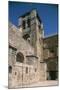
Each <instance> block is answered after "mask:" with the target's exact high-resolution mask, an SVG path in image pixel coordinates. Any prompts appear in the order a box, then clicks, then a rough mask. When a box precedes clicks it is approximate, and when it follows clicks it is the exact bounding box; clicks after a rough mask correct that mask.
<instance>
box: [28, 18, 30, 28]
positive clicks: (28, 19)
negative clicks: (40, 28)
mask: <svg viewBox="0 0 60 90" xmlns="http://www.w3.org/2000/svg"><path fill="white" fill-rule="evenodd" d="M27 24H28V27H30V19H28V20H27Z"/></svg>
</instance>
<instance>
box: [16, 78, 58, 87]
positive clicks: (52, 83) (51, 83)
mask: <svg viewBox="0 0 60 90" xmlns="http://www.w3.org/2000/svg"><path fill="white" fill-rule="evenodd" d="M58 85H59V81H56V80H49V81H41V82H37V83H32V84H29V85H23V86H19V87H16V88H26V87H46V86H58Z"/></svg>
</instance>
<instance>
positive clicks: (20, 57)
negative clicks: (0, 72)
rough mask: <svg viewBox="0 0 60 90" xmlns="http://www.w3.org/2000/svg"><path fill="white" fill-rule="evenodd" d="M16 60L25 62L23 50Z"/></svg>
mask: <svg viewBox="0 0 60 90" xmlns="http://www.w3.org/2000/svg"><path fill="white" fill-rule="evenodd" d="M16 61H17V62H21V63H23V62H24V55H23V54H22V53H21V52H19V53H17V56H16Z"/></svg>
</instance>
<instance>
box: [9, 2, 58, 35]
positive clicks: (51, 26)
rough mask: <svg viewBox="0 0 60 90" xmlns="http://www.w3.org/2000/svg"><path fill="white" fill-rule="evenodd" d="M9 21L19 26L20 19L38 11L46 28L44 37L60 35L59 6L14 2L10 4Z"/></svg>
mask: <svg viewBox="0 0 60 90" xmlns="http://www.w3.org/2000/svg"><path fill="white" fill-rule="evenodd" d="M8 7H9V9H8V16H9V18H8V20H9V21H10V22H12V24H14V25H16V26H18V19H19V18H18V17H19V16H22V15H23V14H25V13H26V12H29V11H31V10H32V9H36V10H37V12H38V15H39V17H40V19H41V20H42V23H43V26H44V36H50V35H55V34H57V33H58V5H57V4H42V3H26V2H13V1H9V3H8Z"/></svg>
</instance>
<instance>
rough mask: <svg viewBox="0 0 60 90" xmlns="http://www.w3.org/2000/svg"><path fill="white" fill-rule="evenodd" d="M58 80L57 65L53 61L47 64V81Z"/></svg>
mask: <svg viewBox="0 0 60 90" xmlns="http://www.w3.org/2000/svg"><path fill="white" fill-rule="evenodd" d="M57 78H58V74H57V63H56V61H53V60H51V61H49V62H48V63H47V80H56V79H57Z"/></svg>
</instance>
